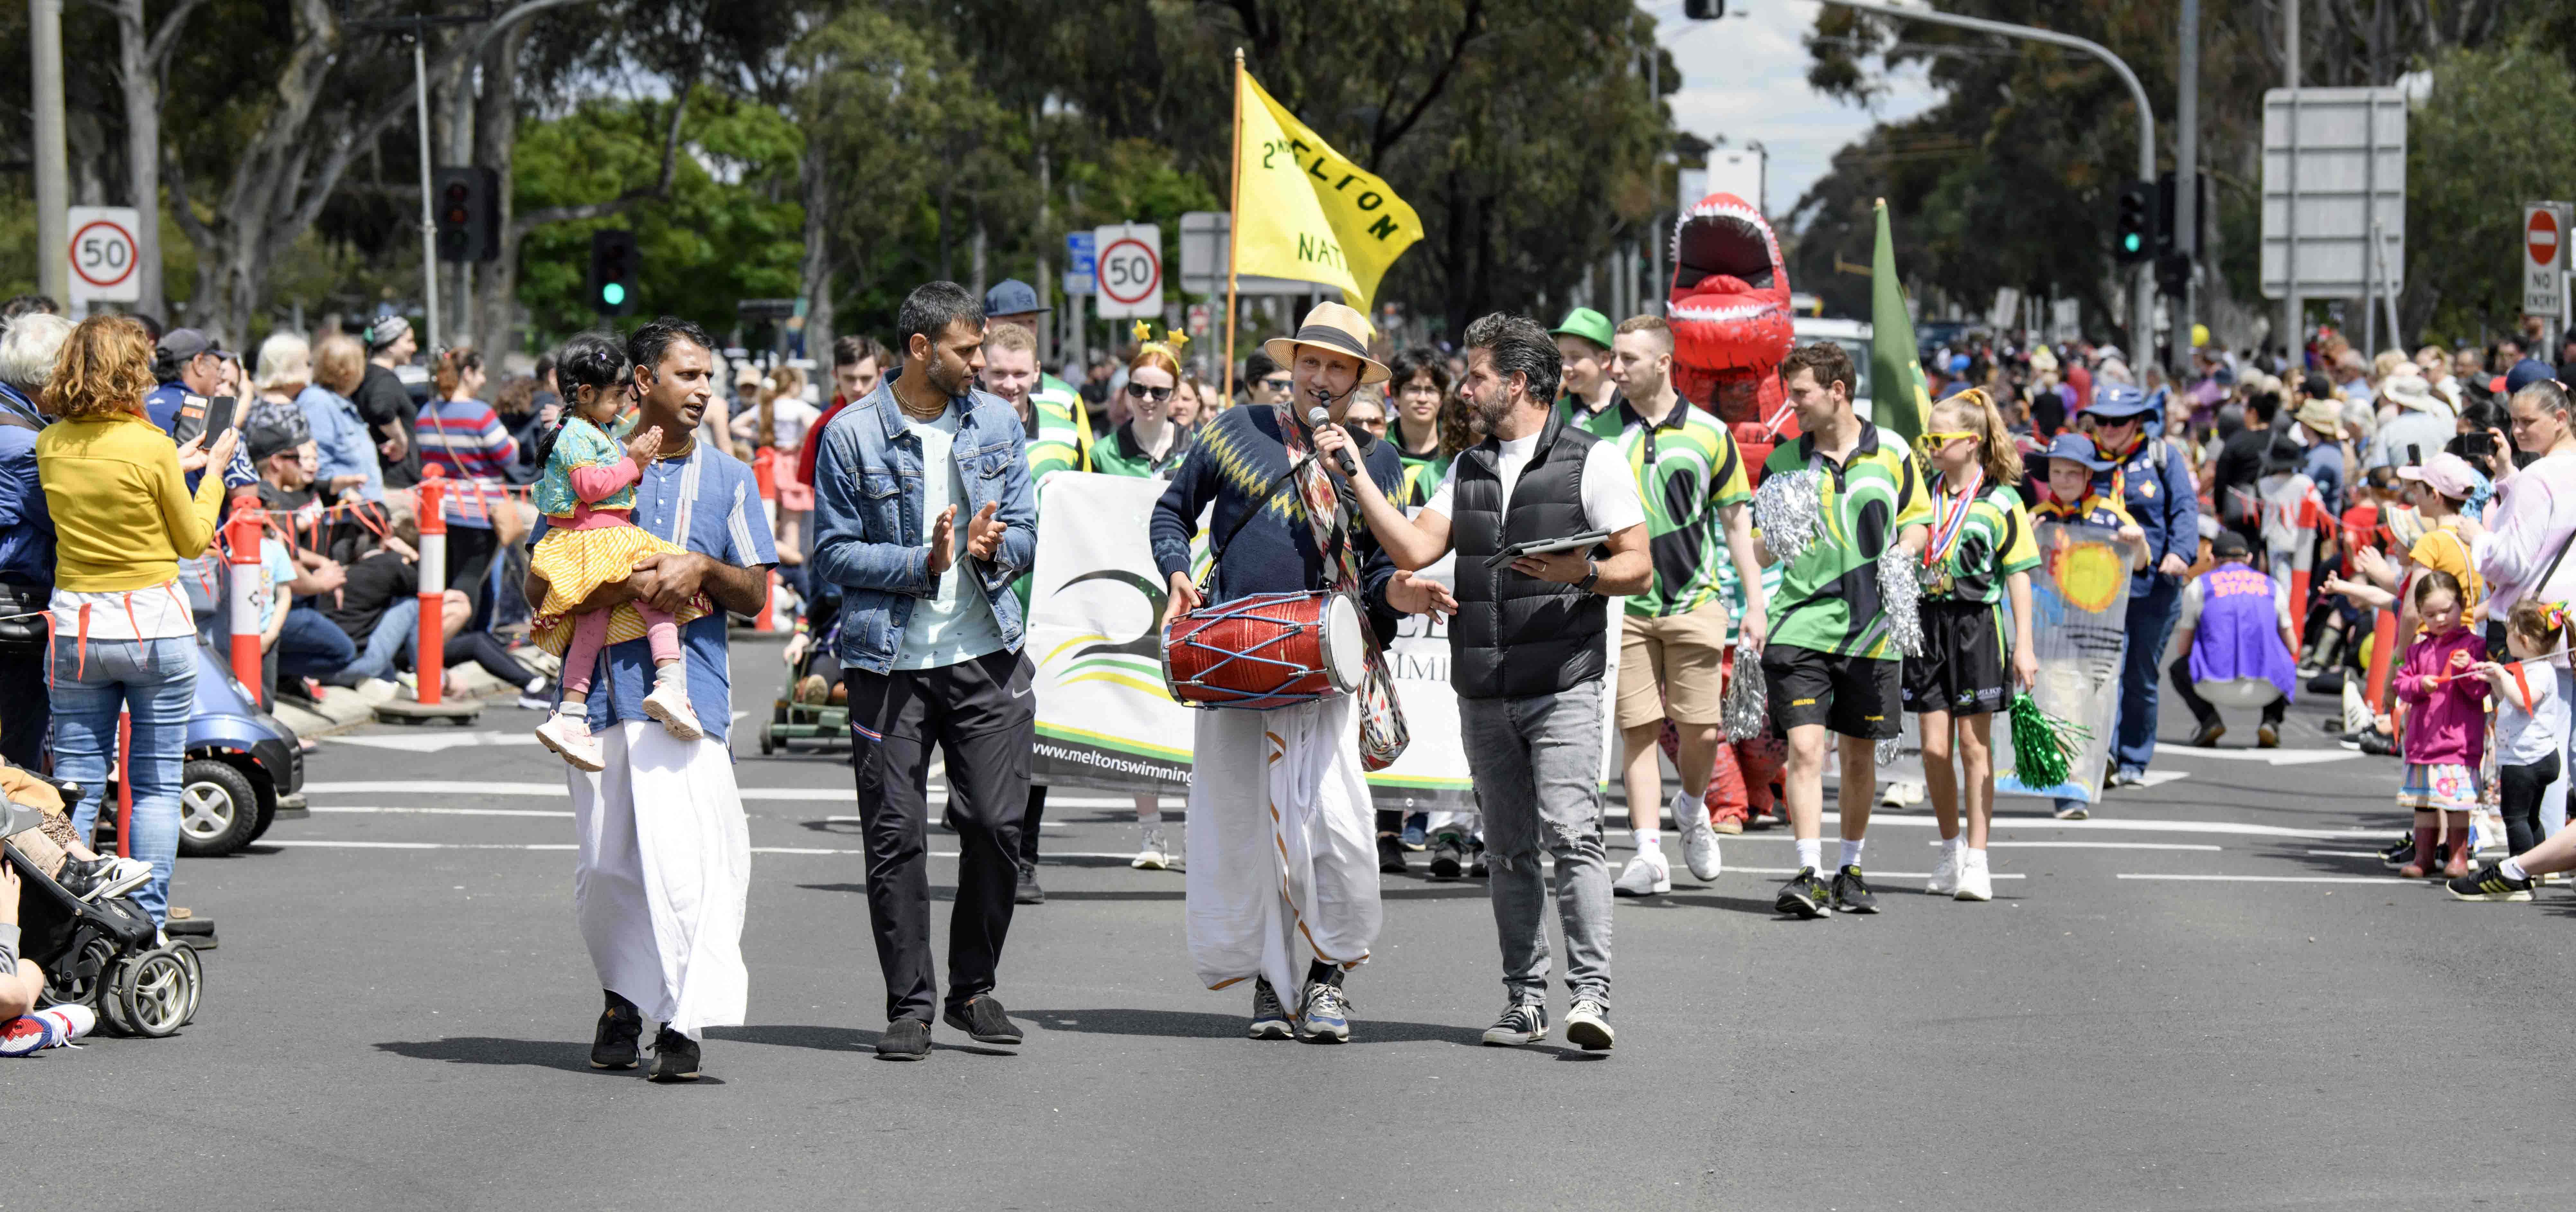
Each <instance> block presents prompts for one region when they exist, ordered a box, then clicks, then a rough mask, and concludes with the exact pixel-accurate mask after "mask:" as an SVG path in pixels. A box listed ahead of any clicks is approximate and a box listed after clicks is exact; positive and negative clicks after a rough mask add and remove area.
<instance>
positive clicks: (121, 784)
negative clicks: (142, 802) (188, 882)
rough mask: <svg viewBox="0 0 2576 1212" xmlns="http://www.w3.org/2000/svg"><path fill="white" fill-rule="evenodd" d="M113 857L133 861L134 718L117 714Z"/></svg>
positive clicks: (125, 712)
mask: <svg viewBox="0 0 2576 1212" xmlns="http://www.w3.org/2000/svg"><path fill="white" fill-rule="evenodd" d="M116 857H118V858H133V857H134V715H133V713H131V712H127V711H119V712H117V713H116Z"/></svg>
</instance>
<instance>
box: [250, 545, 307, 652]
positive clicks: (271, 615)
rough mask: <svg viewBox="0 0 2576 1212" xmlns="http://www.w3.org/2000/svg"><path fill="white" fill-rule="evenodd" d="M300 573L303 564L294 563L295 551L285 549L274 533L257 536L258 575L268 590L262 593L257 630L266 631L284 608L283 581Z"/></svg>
mask: <svg viewBox="0 0 2576 1212" xmlns="http://www.w3.org/2000/svg"><path fill="white" fill-rule="evenodd" d="M302 575H304V570H303V568H301V567H299V566H298V565H297V564H296V562H295V556H294V554H293V553H291V552H289V551H287V550H286V544H284V543H281V542H279V541H278V540H277V539H276V538H275V537H273V536H272V537H270V538H265V539H261V540H260V543H259V579H260V585H261V587H262V588H264V589H266V590H267V591H268V592H267V593H265V594H263V595H261V597H262V600H261V602H260V605H259V630H260V634H262V635H266V634H267V633H268V628H269V625H270V624H272V623H275V622H276V621H277V612H278V611H281V610H284V609H286V606H287V601H286V583H287V582H288V581H292V580H294V579H295V578H297V577H299V576H302Z"/></svg>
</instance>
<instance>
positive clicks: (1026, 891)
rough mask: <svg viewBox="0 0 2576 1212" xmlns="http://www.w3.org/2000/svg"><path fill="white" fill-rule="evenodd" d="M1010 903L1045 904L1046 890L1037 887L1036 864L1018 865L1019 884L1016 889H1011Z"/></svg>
mask: <svg viewBox="0 0 2576 1212" xmlns="http://www.w3.org/2000/svg"><path fill="white" fill-rule="evenodd" d="M1011 903H1012V904H1014V905H1043V904H1045V903H1046V889H1044V888H1040V887H1038V865H1037V864H1036V863H1022V864H1020V882H1019V884H1018V885H1017V886H1016V887H1014V888H1012V889H1011Z"/></svg>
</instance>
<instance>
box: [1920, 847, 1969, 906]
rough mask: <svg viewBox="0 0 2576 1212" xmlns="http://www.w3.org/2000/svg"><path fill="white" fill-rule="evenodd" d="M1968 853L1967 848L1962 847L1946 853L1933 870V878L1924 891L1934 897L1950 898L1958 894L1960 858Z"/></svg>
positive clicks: (1925, 885) (1927, 882)
mask: <svg viewBox="0 0 2576 1212" xmlns="http://www.w3.org/2000/svg"><path fill="white" fill-rule="evenodd" d="M1967 852H1968V851H1967V847H1965V846H1962V847H1960V848H1959V849H1957V850H1955V851H1950V852H1947V853H1944V854H1943V855H1942V856H1941V861H1940V863H1939V864H1938V865H1936V866H1934V867H1933V868H1932V878H1931V879H1930V880H1929V881H1926V882H1925V883H1924V885H1923V890H1924V891H1925V892H1928V893H1931V894H1932V895H1934V896H1948V895H1950V894H1952V893H1954V892H1957V891H1958V890H1959V867H1960V865H1961V860H1960V858H1959V856H1960V855H1962V854H1966V853H1967Z"/></svg>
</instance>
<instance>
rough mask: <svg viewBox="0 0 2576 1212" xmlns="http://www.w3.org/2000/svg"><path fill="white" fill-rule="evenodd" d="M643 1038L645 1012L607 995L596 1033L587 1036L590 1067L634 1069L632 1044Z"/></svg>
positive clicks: (624, 1000)
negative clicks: (588, 1039) (606, 1001)
mask: <svg viewBox="0 0 2576 1212" xmlns="http://www.w3.org/2000/svg"><path fill="white" fill-rule="evenodd" d="M603 992H605V991H604V990H603ZM643 1037H644V1012H643V1011H641V1010H638V1009H636V1008H635V1003H633V1002H630V1001H628V1000H626V999H625V998H622V997H619V996H617V995H616V994H614V993H610V994H609V995H608V1008H607V1009H605V1010H602V1011H600V1012H599V1030H598V1031H596V1032H594V1033H592V1035H591V1037H590V1067H591V1068H593V1069H632V1068H634V1067H635V1062H636V1059H637V1055H638V1054H637V1050H636V1047H635V1041H637V1040H639V1039H642V1038H643ZM684 1038H685V1037H684Z"/></svg>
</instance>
